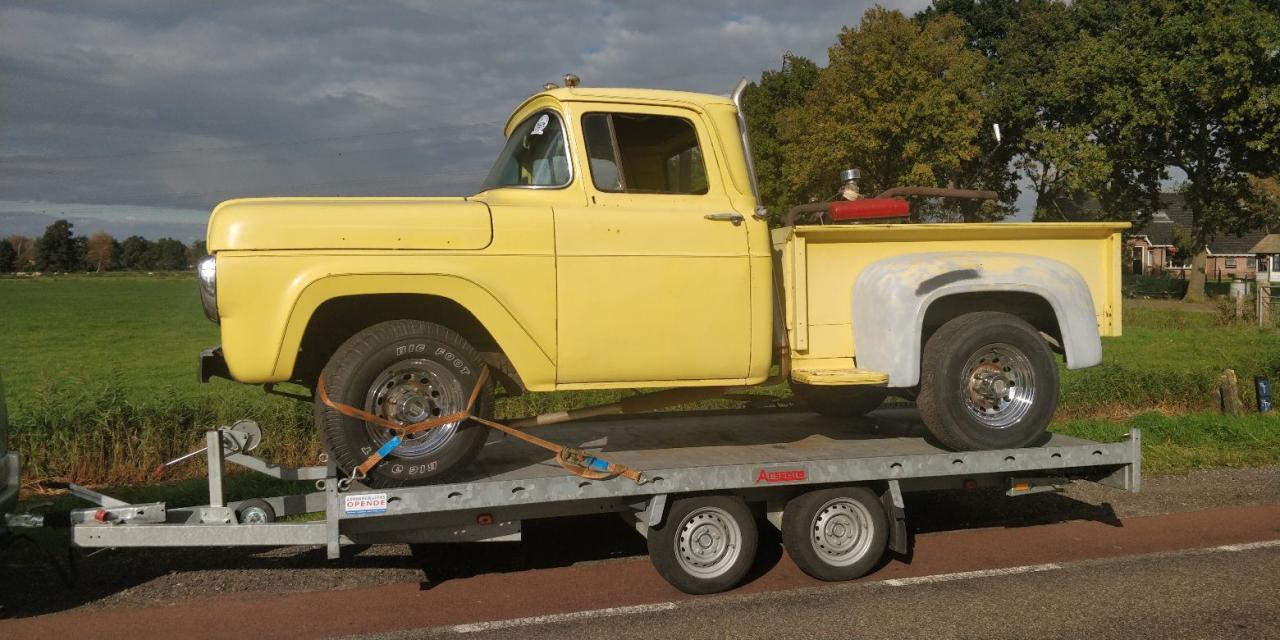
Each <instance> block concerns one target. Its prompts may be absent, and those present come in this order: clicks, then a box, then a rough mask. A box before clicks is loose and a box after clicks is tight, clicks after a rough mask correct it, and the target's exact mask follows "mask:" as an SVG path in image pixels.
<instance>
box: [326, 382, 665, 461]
mask: <svg viewBox="0 0 1280 640" xmlns="http://www.w3.org/2000/svg"><path fill="white" fill-rule="evenodd" d="M488 380H489V367H488V366H487V365H485V366H482V367H481V369H480V377H479V379H477V380H476V386H475V388H473V389H472V390H471V397H470V398H468V399H467V407H466V408H465V409H463V410H462V411H457V412H454V413H451V414H449V415H445V416H436V417H434V418H431V419H430V420H423V421H422V422H415V423H413V424H409V425H404V424H400V423H398V422H394V421H392V420H388V419H386V418H383V417H381V416H376V415H374V414H372V413H369V412H368V411H363V410H361V409H357V408H355V407H352V406H350V405H346V404H342V403H340V402H334V401H333V400H332V399H330V398H329V394H328V393H327V392H326V391H325V388H324V376H320V380H319V382H318V384H317V385H316V395H317V396H318V397H319V398H320V402H321V403H322V404H324V405H325V406H326V407H329V408H330V409H333V410H334V411H337V412H338V413H341V414H342V415H344V416H347V417H349V418H355V419H356V420H362V421H364V422H369V423H372V424H374V425H377V426H379V427H382V428H384V429H389V430H391V431H394V432H396V435H395V436H393V437H392V438H391V439H390V440H388V441H387V442H386V444H384V445H382V447H381V448H379V449H378V450H377V451H375V452H373V455H371V456H369V458H368V459H367V460H365V461H364V462H362V463H360V465H359V466H357V467H356V468H355V470H354V471H353V472H352V474H351V475H352V477H356V478H363V477H366V476H367V475H368V473H369V471H370V470H372V469H373V468H374V467H375V466H377V465H378V463H379V462H381V461H382V459H383V458H385V457H387V456H388V455H389V454H390V453H391V452H392V451H395V449H396V447H398V446H399V445H400V442H401V440H402V439H403V438H404V436H407V435H410V434H414V433H419V432H422V431H426V430H427V429H434V428H436V427H440V426H444V425H446V424H449V423H451V422H457V421H459V420H474V421H476V422H479V423H480V424H482V425H484V426H486V427H489V428H490V429H496V430H498V431H501V432H503V433H505V434H507V435H510V436H514V437H516V438H519V439H521V440H524V441H525V442H528V443H529V444H532V445H534V446H538V447H542V448H543V449H546V450H548V451H551V452H553V453H555V454H556V462H557V463H559V464H560V466H561V467H564V470H565V471H568V472H569V473H572V474H574V475H576V476H581V477H583V478H587V479H589V480H603V479H605V478H612V477H614V476H622V477H624V478H628V479H630V480H632V481H634V482H636V483H637V484H643V483H644V482H646V481H647V479H646V478H645V476H644V474H643V473H641V472H639V471H636V470H634V469H631V468H629V467H626V466H624V465H620V464H614V463H612V462H609V461H607V460H604V459H601V458H597V457H596V456H593V455H591V454H588V453H587V452H585V451H583V450H582V449H575V448H572V447H565V446H562V445H558V444H556V443H554V442H551V441H549V440H543V439H542V438H539V437H537V436H531V435H529V434H527V433H524V432H523V431H520V430H519V429H515V428H513V427H508V426H507V425H504V424H501V423H498V422H494V421H492V420H487V419H485V418H481V417H480V416H477V415H475V414H473V413H472V411H473V410H474V409H475V404H476V399H477V398H479V397H480V390H481V389H483V388H484V385H485V383H486V382H488Z"/></svg>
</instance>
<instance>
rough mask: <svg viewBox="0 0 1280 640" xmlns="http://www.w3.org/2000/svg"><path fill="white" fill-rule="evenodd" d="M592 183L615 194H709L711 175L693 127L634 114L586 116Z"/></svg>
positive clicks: (686, 122)
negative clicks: (707, 170) (709, 175)
mask: <svg viewBox="0 0 1280 640" xmlns="http://www.w3.org/2000/svg"><path fill="white" fill-rule="evenodd" d="M582 132H583V138H584V142H585V144H586V149H587V160H588V162H587V165H588V167H589V171H590V173H591V182H592V184H594V185H595V187H596V189H599V190H600V191H606V192H613V193H669V194H684V195H701V194H705V193H707V187H708V184H707V172H706V165H705V163H704V162H703V155H702V148H701V147H700V146H699V145H698V134H697V130H696V129H695V128H694V126H693V123H692V122H690V121H689V120H687V119H685V118H680V117H676V116H664V115H646V114H630V113H588V114H585V115H583V116H582Z"/></svg>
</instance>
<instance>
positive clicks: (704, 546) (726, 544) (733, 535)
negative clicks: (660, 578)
mask: <svg viewBox="0 0 1280 640" xmlns="http://www.w3.org/2000/svg"><path fill="white" fill-rule="evenodd" d="M677 536H678V537H677V539H676V546H677V548H676V560H677V561H678V562H679V563H680V568H681V569H684V571H685V572H686V573H689V574H690V575H694V576H698V577H700V578H716V577H719V576H722V575H724V574H725V573H726V572H727V571H729V569H730V568H731V567H733V565H734V564H735V563H736V562H737V561H738V556H739V555H740V554H741V553H742V529H741V528H740V527H739V526H738V521H737V520H734V519H733V516H731V515H729V513H728V512H727V511H725V510H724V509H720V508H719V507H702V508H700V509H694V510H693V511H692V512H690V513H689V515H687V516H685V517H684V520H681V521H680V527H679V529H678V530H677Z"/></svg>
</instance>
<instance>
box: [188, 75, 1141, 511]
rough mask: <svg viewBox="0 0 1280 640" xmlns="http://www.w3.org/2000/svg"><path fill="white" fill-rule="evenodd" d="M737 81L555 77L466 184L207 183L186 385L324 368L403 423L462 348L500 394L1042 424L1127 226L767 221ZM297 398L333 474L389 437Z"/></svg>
mask: <svg viewBox="0 0 1280 640" xmlns="http://www.w3.org/2000/svg"><path fill="white" fill-rule="evenodd" d="M740 95H741V86H740V87H739V90H738V91H737V92H735V93H734V97H733V98H724V97H720V96H714V95H704V94H696V93H684V92H675V91H657V90H638V89H597V88H585V87H578V86H569V87H563V88H561V87H550V88H548V89H547V90H545V91H542V92H540V93H537V94H535V95H533V96H531V97H530V98H528V99H527V100H525V101H524V103H523V104H521V105H520V106H519V107H518V108H517V109H516V110H515V112H514V113H513V114H512V115H511V118H510V120H509V121H508V123H507V125H506V128H505V133H506V145H505V147H504V148H503V149H502V152H501V153H500V154H499V156H498V159H497V162H496V163H495V164H494V165H493V169H492V171H491V172H490V173H489V175H488V178H487V179H486V180H485V182H484V184H483V186H482V187H481V188H480V191H479V192H478V193H476V194H475V195H473V196H470V197H456V198H416V197H415V198H263V199H244V200H231V201H227V202H223V203H222V204H220V205H218V207H217V208H216V209H215V210H214V211H213V214H212V217H211V218H210V221H209V228H208V250H209V252H210V254H211V255H209V256H208V257H206V258H204V259H203V260H202V261H201V262H200V263H199V265H198V276H199V286H200V291H201V299H202V303H203V305H204V310H205V313H206V314H207V315H208V316H209V318H210V319H211V320H213V321H214V322H216V323H219V324H220V325H221V333H222V344H221V347H219V348H213V349H208V350H206V351H205V352H204V353H202V354H201V357H200V367H201V368H200V377H201V380H202V381H207V380H208V379H209V378H210V377H213V376H219V377H226V378H230V379H233V380H237V381H240V382H244V383H253V384H265V383H280V382H290V381H291V382H295V383H298V384H301V385H304V386H306V387H308V388H310V389H312V390H313V391H314V389H315V388H316V385H317V381H318V380H319V379H320V378H321V376H323V380H324V384H325V388H326V389H327V391H328V394H329V396H330V397H332V398H333V399H335V400H337V401H338V402H341V403H345V404H347V405H350V406H354V407H357V408H360V409H362V410H364V411H367V412H370V413H373V414H375V415H377V416H380V417H382V418H385V419H389V420H393V421H397V422H399V423H403V424H412V423H416V422H420V421H423V420H426V419H429V418H430V417H432V416H441V415H449V414H451V413H453V412H455V411H458V410H460V409H462V408H464V407H465V406H466V403H467V401H468V398H469V396H470V395H471V392H472V390H473V388H474V387H475V385H476V383H477V380H478V377H479V375H480V371H481V369H482V365H488V369H489V370H490V371H492V372H493V373H494V374H495V375H494V377H495V378H496V381H497V383H499V384H501V385H502V387H503V388H504V389H505V390H506V391H508V392H517V393H518V392H524V391H530V392H541V391H553V390H569V389H605V388H644V387H699V386H705V387H740V386H746V385H756V384H760V383H762V382H765V381H766V379H768V378H769V376H770V373H771V372H774V371H776V372H778V373H777V375H780V376H785V377H786V378H787V379H788V380H789V382H790V383H791V385H792V388H793V389H794V391H795V394H796V396H797V397H798V398H799V399H800V400H801V401H802V402H804V403H805V404H806V405H807V406H808V407H810V408H812V409H813V410H815V411H818V412H820V413H824V414H828V415H832V416H839V417H844V418H848V417H850V416H856V415H859V414H863V413H866V412H868V411H870V410H872V409H874V408H875V407H876V406H878V405H879V404H880V402H881V400H883V398H884V397H885V396H886V395H902V396H907V397H911V398H914V399H915V400H916V402H917V406H918V408H919V411H920V415H921V418H922V420H923V422H924V423H925V424H926V425H927V427H928V429H929V431H930V432H931V433H932V434H933V436H934V437H935V439H936V440H937V441H939V442H940V443H942V444H944V445H945V446H948V447H951V448H954V449H989V448H1005V447H1019V446H1027V445H1032V444H1034V443H1036V442H1037V440H1038V439H1039V438H1041V437H1042V436H1043V433H1044V430H1045V428H1046V426H1047V425H1048V423H1049V421H1050V419H1051V418H1052V415H1053V413H1054V410H1055V407H1056V404H1057V395H1058V369H1057V363H1056V359H1055V357H1054V352H1055V351H1056V352H1059V353H1062V354H1063V356H1064V357H1065V360H1066V365H1067V367H1068V368H1071V369H1077V368H1081V367H1089V366H1092V365H1096V364H1098V363H1099V362H1101V359H1102V349H1101V343H1100V340H1099V336H1114V335H1119V334H1120V320H1121V318H1120V260H1119V251H1120V234H1121V231H1122V230H1123V229H1124V228H1125V226H1126V225H1122V224H1101V223H1099V224H1092V223H1090V224H1047V223H1035V224H1017V223H1011V224H899V223H893V224H878V223H873V224H802V225H793V226H786V227H783V228H778V229H773V230H772V231H771V230H770V229H769V228H768V225H767V223H766V219H765V216H764V215H763V209H761V208H760V207H759V199H758V197H757V195H756V194H757V189H756V186H755V176H754V173H753V169H752V164H751V160H750V150H749V146H748V140H747V136H746V133H745V131H746V130H745V125H744V122H743V118H742V110H741V109H740V107H739V106H738V104H739V100H738V98H739V97H740ZM806 206H807V205H806ZM775 367H777V368H776V369H775ZM493 385H494V382H489V383H486V384H485V385H484V388H483V389H482V392H481V393H480V395H479V397H478V405H477V406H476V408H475V412H476V415H489V414H491V412H492V407H493ZM316 406H317V409H316V421H317V427H318V429H319V432H320V435H321V437H322V439H323V441H324V444H325V446H326V448H327V449H328V451H329V453H330V454H331V455H332V456H335V458H336V460H337V462H338V464H339V466H340V467H341V468H343V469H351V468H353V467H355V466H356V465H358V464H360V463H361V462H362V461H364V460H366V459H367V458H368V457H369V455H370V454H371V452H373V451H375V450H378V449H379V448H380V447H383V445H385V444H386V443H387V442H388V441H389V440H390V439H391V438H392V435H393V434H392V433H391V432H390V431H388V430H386V429H380V428H378V427H376V426H374V425H373V424H370V423H367V422H362V421H360V420H358V419H356V418H352V417H348V416H347V415H343V414H341V413H339V412H338V411H336V410H334V409H333V408H331V407H329V406H326V405H324V404H321V403H320V402H318V401H317V403H316ZM487 435H488V434H487V431H486V429H485V428H484V427H482V426H480V425H477V424H474V423H472V422H468V421H458V422H455V423H451V424H447V425H445V426H443V427H438V428H435V429H430V430H427V431H423V432H421V433H418V434H416V435H414V436H409V437H406V438H404V440H403V442H400V443H399V446H398V447H396V448H395V450H394V451H392V452H391V454H390V456H388V457H387V458H386V460H384V461H383V462H382V463H381V464H379V465H378V466H377V467H375V468H373V470H372V471H371V472H370V473H369V480H368V481H369V482H371V483H374V484H376V485H383V486H386V485H391V484H403V483H414V482H420V481H424V480H427V479H431V478H434V477H437V476H440V475H442V474H445V473H447V472H449V471H450V470H454V469H457V468H459V467H460V466H462V465H464V464H466V463H467V462H469V461H470V460H471V459H472V458H473V457H474V456H475V455H477V453H478V452H479V450H480V448H481V446H482V445H483V444H484V441H485V440H486V436H487Z"/></svg>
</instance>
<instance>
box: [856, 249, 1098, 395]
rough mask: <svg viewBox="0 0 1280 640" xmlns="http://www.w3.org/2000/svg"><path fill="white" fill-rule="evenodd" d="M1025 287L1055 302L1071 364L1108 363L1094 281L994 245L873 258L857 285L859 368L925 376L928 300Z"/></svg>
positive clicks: (901, 377) (909, 382)
mask: <svg viewBox="0 0 1280 640" xmlns="http://www.w3.org/2000/svg"><path fill="white" fill-rule="evenodd" d="M986 292H1020V293H1027V294H1032V295H1035V296H1039V297H1040V298H1043V299H1044V300H1045V301H1046V302H1047V303H1048V304H1049V306H1050V307H1051V308H1052V309H1053V314H1054V316H1055V318H1056V319H1057V322H1058V329H1059V331H1060V333H1061V336H1062V348H1063V351H1064V353H1065V354H1066V358H1067V368H1069V369H1081V368H1084V367H1091V366H1093V365H1096V364H1099V363H1101V362H1102V341H1101V340H1100V338H1099V336H1098V318H1097V315H1096V313H1095V311H1094V306H1093V298H1092V296H1091V295H1090V293H1089V285H1088V284H1087V283H1086V282H1085V280H1084V278H1082V277H1081V276H1080V274H1079V272H1077V271H1076V270H1075V269H1074V268H1072V267H1071V266H1069V265H1066V264H1064V263H1062V262H1059V261H1057V260H1051V259H1048V258H1043V257H1040V256H1033V255H1026V254H1017V253H995V252H977V251H974V252H938V253H914V254H907V255H901V256H895V257H892V258H885V259H883V260H880V261H877V262H874V263H872V264H870V265H869V266H868V267H867V268H866V269H864V270H863V271H862V273H860V274H858V277H857V279H856V280H855V281H854V285H853V296H852V298H853V300H852V303H853V314H852V318H853V338H854V349H855V351H856V353H855V359H856V361H857V366H858V368H859V369H869V370H872V371H881V372H885V373H887V374H889V383H888V386H890V387H911V386H914V385H916V384H917V383H918V382H919V381H920V352H921V349H922V342H923V332H924V319H925V314H926V313H927V312H928V310H929V306H930V305H931V304H933V303H934V302H936V301H938V300H940V299H942V298H945V297H947V296H951V295H956V294H966V293H986Z"/></svg>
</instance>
